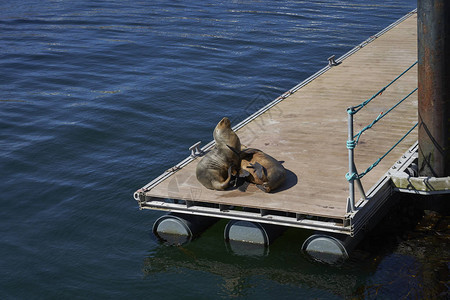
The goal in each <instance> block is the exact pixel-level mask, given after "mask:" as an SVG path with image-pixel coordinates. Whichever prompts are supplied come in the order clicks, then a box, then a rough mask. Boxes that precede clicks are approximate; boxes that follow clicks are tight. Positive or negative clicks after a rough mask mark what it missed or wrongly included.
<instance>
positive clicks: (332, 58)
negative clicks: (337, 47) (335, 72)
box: [328, 55, 341, 67]
mask: <svg viewBox="0 0 450 300" xmlns="http://www.w3.org/2000/svg"><path fill="white" fill-rule="evenodd" d="M335 57H336V55H332V56H330V57H328V66H330V67H334V66H337V65H340V64H341V62H337V61H336V60H335Z"/></svg>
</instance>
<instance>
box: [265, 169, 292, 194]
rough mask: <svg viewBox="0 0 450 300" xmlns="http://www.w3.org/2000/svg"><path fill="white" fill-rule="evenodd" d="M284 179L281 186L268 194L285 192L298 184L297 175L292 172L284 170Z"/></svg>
mask: <svg viewBox="0 0 450 300" xmlns="http://www.w3.org/2000/svg"><path fill="white" fill-rule="evenodd" d="M285 170H286V179H285V180H284V182H283V184H282V185H281V186H279V187H278V188H276V189H275V190H274V191H270V193H273V194H276V193H279V192H282V191H285V190H288V189H290V188H292V187H294V186H296V185H297V183H298V177H297V175H296V174H295V173H294V172H292V171H291V170H288V169H286V168H285Z"/></svg>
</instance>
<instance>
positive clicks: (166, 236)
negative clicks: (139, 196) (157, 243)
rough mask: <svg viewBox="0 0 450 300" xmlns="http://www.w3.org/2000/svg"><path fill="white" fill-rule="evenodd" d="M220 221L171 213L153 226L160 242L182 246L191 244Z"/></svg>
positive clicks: (159, 219)
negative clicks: (195, 238)
mask: <svg viewBox="0 0 450 300" xmlns="http://www.w3.org/2000/svg"><path fill="white" fill-rule="evenodd" d="M218 220H219V219H217V218H211V217H204V216H198V215H188V214H179V213H169V214H167V215H165V216H162V217H160V218H158V219H157V220H156V221H155V223H154V224H153V233H154V234H155V236H156V237H158V238H159V239H160V240H162V241H164V242H166V243H169V244H173V245H181V244H185V243H188V242H190V241H191V240H192V239H193V238H194V237H196V236H198V235H200V234H201V233H202V232H203V231H205V230H206V229H207V228H208V227H210V226H211V225H213V224H214V223H216V222H217V221H218Z"/></svg>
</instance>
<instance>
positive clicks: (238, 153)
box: [227, 144, 241, 155]
mask: <svg viewBox="0 0 450 300" xmlns="http://www.w3.org/2000/svg"><path fill="white" fill-rule="evenodd" d="M227 147H228V148H230V150H231V151H233V152H234V153H236V154H237V155H240V154H241V152H240V151H238V150H237V149H235V148H234V147H231V146H230V145H228V144H227Z"/></svg>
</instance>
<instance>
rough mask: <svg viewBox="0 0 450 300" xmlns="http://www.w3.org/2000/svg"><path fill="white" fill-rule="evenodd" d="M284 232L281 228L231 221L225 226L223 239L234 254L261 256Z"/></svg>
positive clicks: (283, 228)
mask: <svg viewBox="0 0 450 300" xmlns="http://www.w3.org/2000/svg"><path fill="white" fill-rule="evenodd" d="M285 230H286V228H285V227H283V226H277V225H272V224H263V223H257V222H250V221H242V220H231V221H230V222H228V224H227V225H226V226H225V230H224V237H225V240H226V241H227V245H228V246H229V249H230V250H231V251H232V252H233V253H236V254H240V255H252V256H262V255H266V254H267V253H268V248H267V246H269V245H270V244H271V243H273V241H274V240H275V239H276V238H277V237H278V236H280V235H281V234H282V233H283V232H284V231H285Z"/></svg>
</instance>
